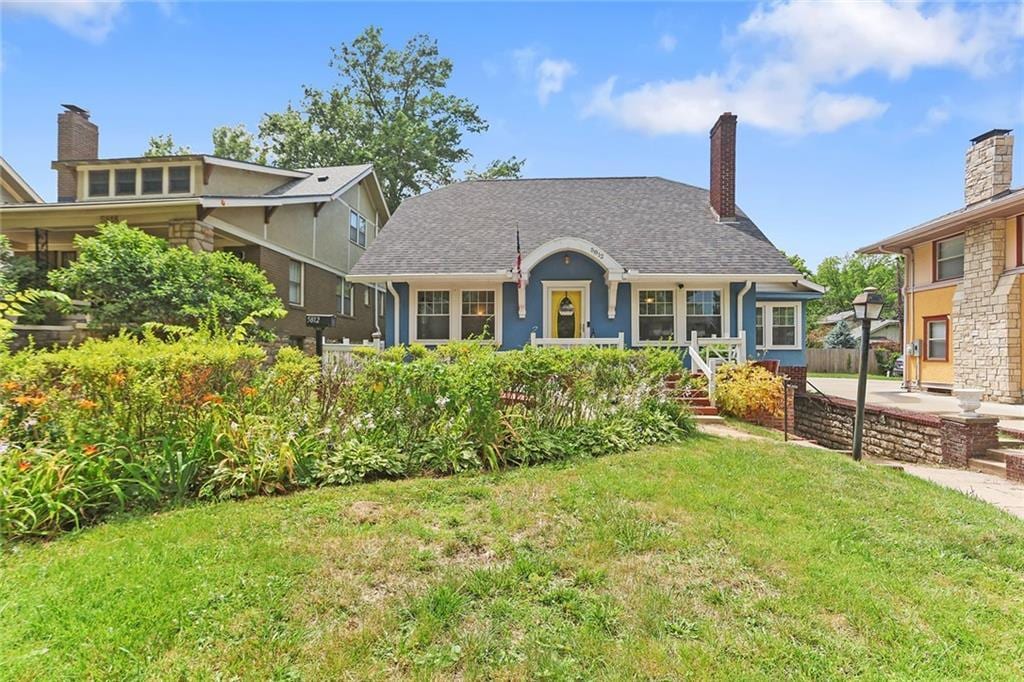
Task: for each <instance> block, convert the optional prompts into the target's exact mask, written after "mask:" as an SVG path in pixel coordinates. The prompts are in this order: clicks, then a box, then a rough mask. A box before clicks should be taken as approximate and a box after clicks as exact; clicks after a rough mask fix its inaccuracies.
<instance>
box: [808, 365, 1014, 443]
mask: <svg viewBox="0 0 1024 682" xmlns="http://www.w3.org/2000/svg"><path fill="white" fill-rule="evenodd" d="M807 381H808V383H810V384H812V385H813V386H815V387H817V388H818V389H819V390H820V391H821V392H822V393H825V394H828V395H834V396H836V397H838V398H846V399H847V400H856V399H857V380H856V379H836V378H825V377H810V378H809V379H808V380H807ZM808 391H809V392H811V393H814V389H813V388H810V387H808ZM867 402H868V403H870V404H872V405H880V406H882V407H895V408H899V409H901V410H911V411H913V412H925V413H927V414H934V415H938V416H945V415H955V414H960V408H959V406H958V405H957V399H956V398H954V397H953V396H948V395H941V394H938V393H922V392H918V391H905V390H903V388H902V387H901V384H900V382H898V381H886V380H884V379H868V393H867ZM978 412H979V413H981V414H988V415H992V416H995V417H999V426H1002V427H1005V428H1011V429H1018V430H1022V431H1024V405H1004V404H1002V403H988V402H985V403H982V404H981V409H980V410H978Z"/></svg>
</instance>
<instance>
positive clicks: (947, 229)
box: [861, 129, 1024, 403]
mask: <svg viewBox="0 0 1024 682" xmlns="http://www.w3.org/2000/svg"><path fill="white" fill-rule="evenodd" d="M1012 159H1013V136H1012V135H1011V134H1010V131H1009V130H1001V129H1000V130H991V131H989V132H987V133H984V134H983V135H979V136H978V137H976V138H974V139H973V140H971V146H970V148H969V149H968V150H967V160H966V173H965V181H964V205H963V206H962V207H961V208H959V209H957V210H955V211H952V212H951V213H947V214H945V215H942V216H939V217H938V218H934V219H932V220H929V221H928V222H926V223H922V224H921V225H918V226H916V227H912V228H910V229H908V230H904V231H903V232H900V233H898V234H895V235H893V236H891V237H888V238H886V239H883V240H882V241H880V242H878V243H876V244H872V245H870V246H867V247H864V248H863V249H861V252H862V253H889V254H898V255H901V256H902V257H903V258H904V259H905V261H906V268H905V272H906V281H905V283H904V290H903V297H904V311H905V314H904V318H905V320H904V324H905V330H904V338H905V339H906V343H907V349H906V350H907V352H906V354H905V361H904V381H905V383H906V384H907V385H908V386H911V387H913V388H918V389H951V388H954V387H955V388H981V389H984V391H985V397H986V398H987V399H990V400H997V401H1000V402H1008V403H1019V402H1021V401H1022V398H1024V396H1022V388H1024V387H1022V385H1021V357H1022V355H1024V335H1022V334H1021V307H1022V305H1024V303H1022V300H1021V275H1022V274H1024V191H1022V190H1021V189H1020V188H1018V189H1011V187H1010V183H1011V181H1012Z"/></svg>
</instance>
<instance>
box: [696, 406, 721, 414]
mask: <svg viewBox="0 0 1024 682" xmlns="http://www.w3.org/2000/svg"><path fill="white" fill-rule="evenodd" d="M690 409H691V410H693V413H694V414H695V415H702V416H716V415H718V408H717V407H713V406H711V405H691V406H690Z"/></svg>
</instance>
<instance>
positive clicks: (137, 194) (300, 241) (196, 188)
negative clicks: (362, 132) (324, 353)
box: [0, 105, 390, 346]
mask: <svg viewBox="0 0 1024 682" xmlns="http://www.w3.org/2000/svg"><path fill="white" fill-rule="evenodd" d="M64 107H65V109H66V111H64V112H62V113H61V114H59V115H58V117H57V130H58V134H57V137H58V145H57V147H58V148H57V160H56V161H54V162H53V164H52V167H53V168H54V169H55V170H56V171H57V197H58V200H57V202H55V203H53V202H41V200H38V195H36V197H35V199H36V200H34V201H19V202H17V203H5V204H4V205H3V206H0V230H2V232H3V234H5V235H8V236H9V237H10V239H11V241H12V243H13V246H14V249H15V252H16V253H19V254H22V255H29V256H32V257H34V258H35V259H36V261H37V263H39V264H40V265H41V266H42V267H47V268H53V267H61V266H63V265H65V264H66V263H68V262H69V261H71V260H72V259H74V258H75V252H74V245H73V239H74V237H75V235H76V234H81V235H91V234H95V227H94V226H95V225H97V224H99V223H103V222H106V221H120V220H124V221H126V222H127V223H128V224H129V225H132V226H135V227H138V228H140V229H142V230H144V231H145V232H147V233H150V234H154V235H157V236H159V237H163V238H165V239H167V240H168V241H169V242H170V243H171V244H173V245H187V246H188V247H190V248H192V249H195V250H199V251H211V250H218V251H220V250H224V251H230V252H232V253H235V254H236V255H238V257H239V258H241V259H243V260H246V261H249V262H252V263H255V264H256V265H258V266H259V267H260V268H261V269H262V270H263V271H264V272H265V273H266V274H267V277H268V278H269V279H270V281H271V282H272V283H273V284H274V286H275V287H276V288H277V293H278V295H279V296H280V298H281V300H282V301H283V303H284V305H285V308H286V309H287V310H288V316H287V317H286V318H284V319H282V320H279V321H275V322H274V323H273V324H274V325H275V326H276V331H277V332H278V333H279V334H280V335H281V336H282V337H284V338H287V339H288V340H289V341H291V342H292V343H295V344H297V345H307V346H308V345H309V342H310V339H311V338H312V334H313V332H312V331H311V330H310V329H309V328H308V327H307V326H306V324H305V314H306V313H333V314H335V315H337V326H336V327H334V328H330V329H328V330H327V331H326V335H327V336H328V337H329V338H342V337H348V338H350V339H352V340H353V341H356V340H363V339H369V338H370V337H371V335H372V334H373V333H374V331H375V330H377V329H378V328H380V323H381V321H382V318H383V295H384V292H383V289H378V288H376V287H373V286H372V285H369V286H368V285H365V284H359V285H357V284H354V283H353V282H352V281H351V280H350V279H349V277H348V275H349V273H350V272H351V270H352V267H353V266H354V265H355V263H356V261H358V260H359V258H360V257H361V256H362V255H363V252H364V251H365V250H366V248H367V247H369V246H370V245H371V244H372V243H373V242H374V240H375V239H376V237H377V234H378V233H379V231H380V229H381V228H382V227H383V226H384V224H385V223H386V222H387V221H388V218H389V217H390V214H389V212H388V208H387V204H386V203H385V201H384V197H383V195H382V194H381V190H380V185H379V184H378V181H377V177H376V175H375V174H374V170H373V167H372V166H371V165H356V166H336V167H329V168H306V169H296V170H287V169H283V168H273V167H269V166H263V165H259V164H255V163H245V162H240V161H234V160H230V159H222V158H218V157H215V156H209V155H204V154H186V155H177V156H163V157H132V158H106V159H105V158H100V157H99V130H98V128H97V126H96V125H95V123H93V122H92V121H91V120H89V113H88V112H87V111H85V110H84V109H81V108H80V107H76V106H72V105H64ZM0 177H2V178H6V171H5V172H4V175H3V176H0ZM4 185H5V186H6V182H4ZM5 196H6V195H5ZM382 331H383V330H382Z"/></svg>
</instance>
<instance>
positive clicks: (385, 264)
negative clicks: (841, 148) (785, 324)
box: [352, 177, 798, 276]
mask: <svg viewBox="0 0 1024 682" xmlns="http://www.w3.org/2000/svg"><path fill="white" fill-rule="evenodd" d="M740 213H741V215H740V216H739V218H738V220H737V221H736V222H735V223H719V222H718V221H717V220H716V218H715V215H714V213H713V212H712V210H711V206H710V203H709V194H708V190H706V189H701V188H699V187H693V186H692V185H685V184H683V183H680V182H673V181H670V180H665V179H664V178H656V177H650V178H643V177H641V178H566V179H550V180H475V181H470V182H460V183H456V184H454V185H450V186H448V187H444V188H442V189H437V190H434V191H432V192H428V193H426V194H421V195H420V196H417V197H413V198H411V199H407V200H406V201H405V202H404V203H402V205H401V206H400V207H399V208H398V210H397V211H396V212H395V214H394V216H393V217H392V218H391V220H390V222H388V225H387V228H385V229H384V230H383V231H382V232H381V233H380V235H379V236H378V237H377V239H376V240H375V241H374V243H373V244H372V245H371V246H370V248H369V250H368V251H367V252H366V253H365V254H364V255H363V256H362V258H360V259H359V262H358V263H357V264H356V266H355V268H354V270H353V272H352V274H353V275H362V276H380V275H395V274H429V273H445V274H454V273H493V272H496V271H498V270H502V269H507V268H510V267H512V265H513V264H514V262H515V255H516V225H517V224H518V226H519V232H520V238H521V241H522V251H523V255H524V257H525V256H526V255H527V254H529V253H530V251H532V250H533V249H535V248H536V247H538V246H540V245H541V244H544V243H545V242H548V241H551V240H552V239H557V238H559V237H577V238H580V239H586V240H587V241H590V242H592V243H593V244H595V245H597V246H598V247H600V248H601V249H603V250H605V251H606V252H607V253H608V255H609V256H611V257H612V258H614V259H615V260H616V261H618V262H619V263H620V264H621V265H622V266H623V267H625V268H627V269H629V270H633V271H639V272H641V273H647V274H655V273H672V274H694V275H696V274H798V273H797V271H796V270H795V269H793V267H792V266H791V265H790V264H789V262H788V261H787V260H786V258H785V256H783V255H782V253H781V252H780V251H779V250H778V249H776V248H775V246H774V245H772V243H771V242H769V241H768V239H767V238H766V237H765V236H764V234H762V233H761V231H760V230H759V229H758V228H757V226H756V225H755V224H754V223H753V221H751V220H750V219H749V218H747V217H746V216H745V215H743V214H742V212H741V211H740Z"/></svg>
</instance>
